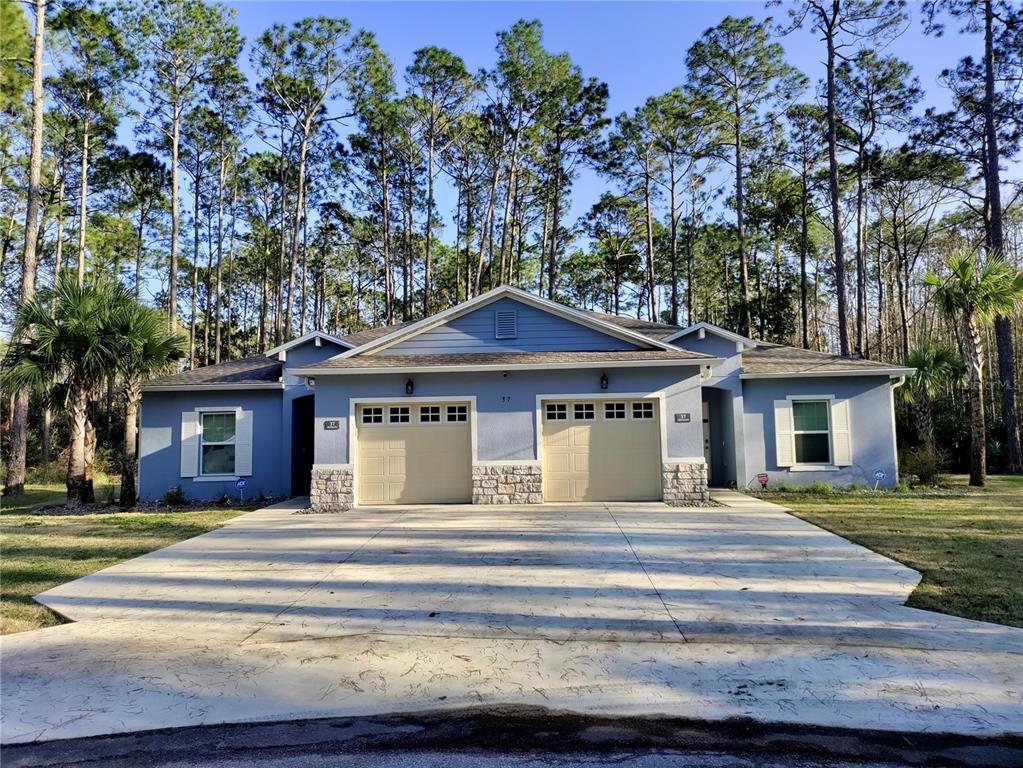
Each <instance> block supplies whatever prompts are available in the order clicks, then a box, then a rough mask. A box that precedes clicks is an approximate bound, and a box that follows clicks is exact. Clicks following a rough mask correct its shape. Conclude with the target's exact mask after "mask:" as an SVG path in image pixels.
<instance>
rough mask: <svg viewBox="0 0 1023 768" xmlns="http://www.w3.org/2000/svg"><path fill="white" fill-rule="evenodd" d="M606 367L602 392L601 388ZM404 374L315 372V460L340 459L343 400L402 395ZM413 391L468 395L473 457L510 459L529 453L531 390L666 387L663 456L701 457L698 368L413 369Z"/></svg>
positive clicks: (344, 439)
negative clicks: (685, 419) (327, 425)
mask: <svg viewBox="0 0 1023 768" xmlns="http://www.w3.org/2000/svg"><path fill="white" fill-rule="evenodd" d="M602 372H606V373H607V375H608V379H609V383H608V389H607V390H601V389H600V374H601V373H602ZM408 378H409V375H408V374H387V375H375V374H374V375H355V376H352V375H348V376H319V377H317V379H316V451H315V461H316V464H318V465H320V464H347V463H349V462H350V460H351V459H350V457H349V455H348V417H349V407H350V401H351V400H352V399H355V400H359V399H361V398H374V397H375V398H379V397H393V398H394V399H395V400H396V401H399V400H402V399H404V398H405V397H406V395H405V382H406V380H407V379H408ZM411 378H412V379H413V381H414V382H415V395H414V396H415V397H452V396H475V397H476V407H477V441H478V442H477V451H478V455H477V460H478V461H481V462H487V461H513V460H535V459H536V431H535V427H536V423H535V422H536V418H535V413H536V396H537V395H538V394H539V395H562V394H565V395H568V394H571V395H574V394H582V395H593V396H595V397H606V396H608V395H613V394H614V393H616V392H618V393H641V394H644V395H647V394H652V393H654V392H656V391H658V390H662V389H663V390H666V392H665V402H666V411H667V417H666V422H667V424H666V426H667V441H668V454H669V456H668V457H662V458H694V457H702V456H703V436H702V427H701V424H700V409H701V404H700V379H699V368H698V367H696V366H685V367H679V368H674V367H672V368H645V369H644V368H621V369H607V370H606V371H601V370H599V369H585V370H574V371H573V370H566V371H558V370H556V371H509V372H508V375H507V377H505V376H503V375H502V374H501V373H500V372H493V373H491V372H486V373H479V372H476V373H473V372H467V373H453V374H439V373H437V374H412V375H411ZM675 413H689V414H690V419H691V420H690V422H689V423H688V424H676V423H675V421H674V414H675ZM327 419H337V420H339V421H340V422H341V424H340V427H341V428H340V429H337V430H325V429H324V426H323V423H324V421H325V420H327Z"/></svg>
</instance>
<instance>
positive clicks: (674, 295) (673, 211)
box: [668, 154, 678, 325]
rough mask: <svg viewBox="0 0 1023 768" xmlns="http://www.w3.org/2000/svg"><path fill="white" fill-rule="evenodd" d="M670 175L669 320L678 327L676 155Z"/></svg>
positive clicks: (669, 166)
mask: <svg viewBox="0 0 1023 768" xmlns="http://www.w3.org/2000/svg"><path fill="white" fill-rule="evenodd" d="M668 173H669V174H670V176H671V188H670V190H669V197H670V200H669V205H670V211H669V213H670V215H671V221H670V228H671V254H670V258H671V317H670V319H669V320H668V322H670V323H671V324H672V325H678V206H677V203H676V201H675V197H676V195H675V187H676V184H675V155H674V154H670V155H669V160H668Z"/></svg>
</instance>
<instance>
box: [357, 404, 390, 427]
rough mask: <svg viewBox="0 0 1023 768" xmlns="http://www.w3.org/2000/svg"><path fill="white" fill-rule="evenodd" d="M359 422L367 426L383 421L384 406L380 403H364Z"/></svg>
mask: <svg viewBox="0 0 1023 768" xmlns="http://www.w3.org/2000/svg"><path fill="white" fill-rule="evenodd" d="M359 423H360V424H365V425H367V426H373V425H376V424H383V423H384V407H383V406H382V405H364V406H362V413H361V415H360V416H359Z"/></svg>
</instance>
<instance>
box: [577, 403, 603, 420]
mask: <svg viewBox="0 0 1023 768" xmlns="http://www.w3.org/2000/svg"><path fill="white" fill-rule="evenodd" d="M580 413H582V414H583V415H582V416H580V415H579V414H580ZM596 420H597V404H596V403H594V402H585V401H583V402H574V403H572V421H596Z"/></svg>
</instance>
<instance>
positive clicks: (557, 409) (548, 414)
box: [543, 403, 568, 421]
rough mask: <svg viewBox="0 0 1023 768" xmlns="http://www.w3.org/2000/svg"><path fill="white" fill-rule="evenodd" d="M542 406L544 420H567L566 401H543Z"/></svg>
mask: <svg viewBox="0 0 1023 768" xmlns="http://www.w3.org/2000/svg"><path fill="white" fill-rule="evenodd" d="M543 406H544V407H543V419H544V421H568V403H544V404H543ZM552 414H553V415H552Z"/></svg>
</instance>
